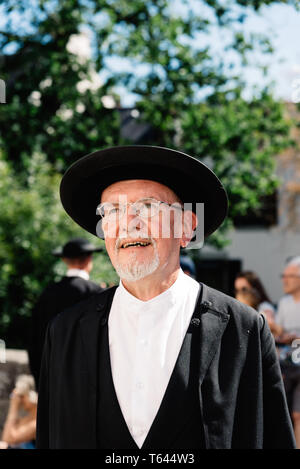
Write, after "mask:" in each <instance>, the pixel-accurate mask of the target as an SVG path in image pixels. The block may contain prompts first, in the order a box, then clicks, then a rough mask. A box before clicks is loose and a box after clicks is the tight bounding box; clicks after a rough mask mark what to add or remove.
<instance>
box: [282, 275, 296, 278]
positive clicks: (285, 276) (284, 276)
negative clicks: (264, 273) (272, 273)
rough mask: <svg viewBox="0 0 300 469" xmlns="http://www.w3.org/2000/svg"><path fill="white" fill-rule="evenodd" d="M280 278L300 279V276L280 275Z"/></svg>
mask: <svg viewBox="0 0 300 469" xmlns="http://www.w3.org/2000/svg"><path fill="white" fill-rule="evenodd" d="M280 278H300V275H293V274H290V275H288V274H280Z"/></svg>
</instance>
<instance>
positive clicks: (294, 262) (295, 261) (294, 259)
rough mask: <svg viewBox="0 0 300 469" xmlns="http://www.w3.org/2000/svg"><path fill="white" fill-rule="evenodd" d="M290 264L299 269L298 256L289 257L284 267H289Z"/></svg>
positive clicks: (299, 257) (299, 261)
mask: <svg viewBox="0 0 300 469" xmlns="http://www.w3.org/2000/svg"><path fill="white" fill-rule="evenodd" d="M290 265H296V266H297V267H298V269H299V271H300V256H295V257H292V258H289V259H288V262H287V264H286V267H289V266H290Z"/></svg>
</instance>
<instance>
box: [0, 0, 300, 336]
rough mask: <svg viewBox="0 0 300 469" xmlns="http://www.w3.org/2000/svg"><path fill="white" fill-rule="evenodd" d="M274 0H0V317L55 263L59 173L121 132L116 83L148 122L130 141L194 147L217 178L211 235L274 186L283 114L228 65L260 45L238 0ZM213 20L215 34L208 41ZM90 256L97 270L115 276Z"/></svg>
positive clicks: (265, 44) (245, 59) (259, 2)
mask: <svg viewBox="0 0 300 469" xmlns="http://www.w3.org/2000/svg"><path fill="white" fill-rule="evenodd" d="M273 3H282V4H284V3H286V4H290V5H295V6H297V1H296V0H294V1H293V0H290V1H287V0H281V1H279V0H235V1H226V0H225V1H224V0H193V1H190V0H180V1H178V0H177V1H175V0H155V1H154V0H147V1H146V0H130V1H128V0H89V1H86V0H60V1H56V0H5V1H4V0H0V9H1V10H0V14H1V17H2V21H1V27H0V50H1V54H0V78H1V79H3V80H5V83H6V101H7V103H6V104H0V106H1V107H0V132H1V133H0V145H1V148H2V154H1V186H0V192H1V201H2V210H1V214H0V218H1V220H0V222H1V228H0V230H1V231H0V233H1V245H0V256H1V266H0V268H1V280H0V282H1V284H0V298H1V314H2V316H1V319H0V321H1V322H0V326H2V327H4V326H5V327H9V324H10V322H11V321H13V320H14V319H15V318H18V320H19V322H18V324H24V322H22V321H21V319H20V318H26V317H27V316H29V315H30V310H31V307H32V304H33V302H34V301H35V299H36V297H37V295H38V293H39V292H40V291H41V288H42V287H43V286H44V285H45V284H46V283H47V282H48V281H49V279H50V278H53V275H57V274H58V273H60V269H61V267H60V264H57V263H56V264H55V263H54V260H53V258H52V256H51V254H50V252H51V249H52V248H53V247H55V246H56V245H57V244H61V243H63V242H65V240H66V237H69V235H73V234H78V233H79V232H78V230H79V229H78V228H77V227H75V225H74V224H73V222H71V221H70V220H69V219H68V217H67V216H66V215H64V214H63V212H62V209H61V207H60V202H59V200H58V187H59V180H60V175H61V173H62V172H63V171H64V170H65V169H66V168H67V167H68V166H69V165H70V164H71V163H72V162H73V161H75V160H76V159H78V158H79V157H81V156H83V155H84V154H86V153H89V152H92V151H94V150H96V149H100V148H103V147H107V146H110V145H115V144H122V143H130V136H129V137H128V139H127V141H126V142H125V141H124V139H123V138H122V137H121V132H120V114H119V112H118V109H117V108H118V106H119V105H120V103H121V105H122V102H123V100H122V98H123V96H122V93H123V91H122V90H125V91H126V93H127V94H130V95H131V96H134V99H135V107H136V108H137V110H138V111H139V119H137V121H138V120H139V121H143V122H146V123H148V124H149V123H150V124H151V126H152V129H153V132H152V134H153V139H152V140H151V142H149V141H147V142H141V141H140V142H139V143H151V144H154V145H163V146H169V147H172V148H176V149H179V150H182V151H185V152H187V153H190V154H192V155H194V156H196V157H200V158H201V159H202V160H204V161H205V162H206V163H207V164H208V165H209V166H210V167H211V168H212V169H214V170H215V172H216V173H217V175H218V176H219V177H220V178H221V180H222V181H223V182H224V184H225V186H226V188H227V190H228V194H229V198H230V212H229V218H228V220H227V222H226V223H225V224H224V225H223V228H222V229H221V230H218V232H217V233H216V234H215V235H214V236H212V237H211V238H210V242H211V243H214V244H215V245H216V246H219V247H221V246H222V245H224V243H225V242H226V237H224V234H223V232H225V231H226V229H227V228H228V226H230V225H231V223H232V219H233V217H234V216H236V215H238V214H244V213H246V212H247V211H248V210H249V209H253V208H255V207H257V206H258V205H259V203H260V200H261V197H262V196H263V195H266V194H269V193H271V192H272V191H274V188H275V187H276V179H275V177H274V155H276V154H277V153H279V152H280V151H281V150H282V149H283V148H284V147H285V146H286V145H287V144H288V143H289V139H288V133H289V123H288V122H287V121H286V120H285V119H284V118H283V108H282V104H280V103H278V102H276V101H275V100H274V99H273V98H272V95H271V92H270V91H269V90H268V89H259V88H258V89H257V91H256V92H255V93H253V94H252V98H248V99H246V97H245V95H244V90H245V84H244V83H243V81H242V79H241V77H240V73H239V71H240V69H241V68H240V67H242V66H244V65H247V63H249V61H251V52H252V51H253V50H255V51H257V50H258V48H259V49H260V50H261V51H262V52H264V53H270V52H272V45H271V43H270V41H269V39H268V38H267V37H263V36H262V35H253V34H249V33H247V34H246V33H245V30H244V26H243V25H244V22H245V20H246V18H247V15H248V13H249V12H253V11H259V9H260V7H261V6H266V5H271V4H273ZM216 31H219V32H220V31H221V32H222V34H223V35H222V36H219V38H220V37H222V38H224V43H223V47H221V48H220V50H219V51H218V50H216V48H215V47H214V46H215V41H216V37H217V36H216ZM84 34H85V35H86V36H84ZM84 38H85V39H84ZM79 39H80V41H81V43H80V45H78V40H79ZM88 39H90V41H91V42H90V43H88V42H87V41H88ZM84 40H85V41H86V43H85V48H83V49H82V41H84ZM219 43H220V40H219ZM114 63H115V64H116V63H117V68H116V66H113V64H114ZM99 73H100V76H101V83H100V82H99ZM108 97H109V98H108ZM112 97H113V99H114V102H115V105H114V106H111V102H112ZM109 99H110V103H109V104H107V102H108V100H109ZM80 234H81V235H82V232H81V231H80ZM100 256H101V262H95V268H96V270H95V276H96V278H97V279H99V280H108V281H109V282H112V281H116V278H115V274H114V273H113V271H112V269H111V267H110V264H109V262H108V260H107V258H106V257H105V255H100ZM24 321H25V319H24ZM14 322H15V323H16V321H14ZM1 334H2V333H1ZM1 334H0V336H1Z"/></svg>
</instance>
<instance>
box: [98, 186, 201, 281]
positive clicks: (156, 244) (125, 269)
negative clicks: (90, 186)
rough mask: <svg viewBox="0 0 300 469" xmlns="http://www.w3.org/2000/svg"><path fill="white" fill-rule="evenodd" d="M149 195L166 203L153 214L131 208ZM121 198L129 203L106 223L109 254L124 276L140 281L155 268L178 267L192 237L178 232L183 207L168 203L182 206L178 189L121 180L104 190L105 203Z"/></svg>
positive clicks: (104, 222)
mask: <svg viewBox="0 0 300 469" xmlns="http://www.w3.org/2000/svg"><path fill="white" fill-rule="evenodd" d="M149 199H152V200H153V199H154V200H155V201H160V202H165V203H166V204H160V205H159V212H158V213H155V215H153V216H149V217H147V216H140V215H139V214H138V213H136V212H135V211H134V210H131V206H130V204H131V203H135V202H137V201H140V200H143V201H144V200H149ZM120 201H121V202H122V203H121V205H122V204H123V206H124V205H125V206H126V211H125V213H124V214H123V215H122V216H120V217H116V219H115V220H110V221H109V220H108V221H106V219H105V218H104V219H103V225H102V227H103V231H104V237H105V244H106V249H107V252H108V255H109V257H110V259H111V262H112V264H113V266H114V267H115V269H116V271H117V273H118V274H119V276H120V278H121V279H123V280H127V281H137V280H140V279H142V278H144V277H147V276H149V275H151V274H153V273H154V272H155V273H157V272H163V271H164V269H165V268H166V266H168V267H169V268H170V269H171V268H173V267H176V266H177V267H178V266H179V250H180V246H185V245H186V244H187V242H188V241H187V240H186V237H185V236H184V235H183V236H181V237H178V234H177V233H178V230H177V228H176V227H178V223H182V222H181V220H182V219H183V217H182V210H181V209H180V208H177V209H171V210H170V207H169V206H168V205H167V204H175V203H176V205H177V207H179V206H180V201H179V199H178V197H177V196H176V195H175V194H174V192H173V191H172V190H171V189H169V188H168V187H167V186H164V185H163V184H160V183H158V182H155V181H149V180H126V181H120V182H116V183H114V184H112V185H110V186H109V187H107V188H106V189H105V190H104V191H103V193H102V197H101V203H109V204H116V206H117V207H118V206H119V205H120ZM127 204H128V205H127ZM177 215H178V216H179V222H178V218H177ZM192 218H193V217H192ZM193 219H194V218H193ZM112 228H113V229H112ZM175 231H176V233H175ZM181 231H182V232H186V230H183V229H182V230H181Z"/></svg>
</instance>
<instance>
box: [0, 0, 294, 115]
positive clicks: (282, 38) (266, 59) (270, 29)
mask: <svg viewBox="0 0 300 469" xmlns="http://www.w3.org/2000/svg"><path fill="white" fill-rule="evenodd" d="M191 1H192V0H191ZM178 2H180V0H178ZM178 5H179V3H178ZM249 11H250V10H249ZM23 19H24V18H23ZM4 20H5V18H3V15H2V20H1V7H0V28H1V27H2V25H3V22H4ZM1 23H2V24H1ZM243 31H245V32H249V33H250V32H251V31H252V32H258V33H259V32H261V33H267V34H268V36H269V37H270V38H271V40H272V44H273V46H274V49H275V52H274V54H272V55H271V56H270V55H267V56H265V55H264V56H263V55H261V54H259V53H258V52H255V53H253V54H252V56H251V57H252V59H251V63H252V65H251V66H249V67H247V68H245V69H241V70H240V73H241V74H242V76H243V77H244V78H245V80H246V82H247V83H248V89H246V90H245V95H246V96H247V93H248V94H251V89H252V86H253V85H255V84H257V85H258V86H261V85H262V84H263V83H266V82H267V81H268V82H270V80H272V81H273V82H274V93H275V96H277V97H280V98H283V99H285V100H287V101H291V100H292V93H293V83H295V81H296V80H298V81H299V82H300V11H296V10H295V8H294V7H292V6H289V5H282V4H274V5H271V6H265V7H263V8H262V9H261V10H260V14H259V15H257V14H255V13H252V12H251V13H250V14H249V17H248V19H247V20H246V22H245V24H244V25H243ZM223 34H224V33H223ZM225 34H226V33H225ZM224 39H226V37H225V36H224V35H223V36H222V35H221V34H220V33H219V32H218V31H217V29H216V31H215V32H212V35H211V36H210V37H209V38H208V40H209V41H210V44H213V45H214V48H215V52H216V55H217V54H218V51H222V46H223V42H224ZM220 53H222V52H220ZM221 57H225V58H226V60H228V61H229V60H231V59H232V58H233V56H230V54H228V53H227V54H226V56H225V55H224V54H223V55H221ZM108 63H109V65H110V68H111V69H112V70H114V69H115V70H116V71H119V70H120V60H110V61H109V62H108ZM257 64H262V65H267V68H268V71H269V76H268V78H267V80H266V79H265V78H264V77H263V76H262V75H261V73H260V72H259V70H258V67H257ZM122 66H126V60H123V61H122ZM135 71H136V70H135ZM142 72H143V71H142V69H141V73H142ZM104 77H105V74H103V78H104ZM123 92H124V90H123ZM299 95H300V93H299ZM133 101H134V97H133V96H130V95H127V96H126V95H123V105H125V106H126V105H132V104H133Z"/></svg>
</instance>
